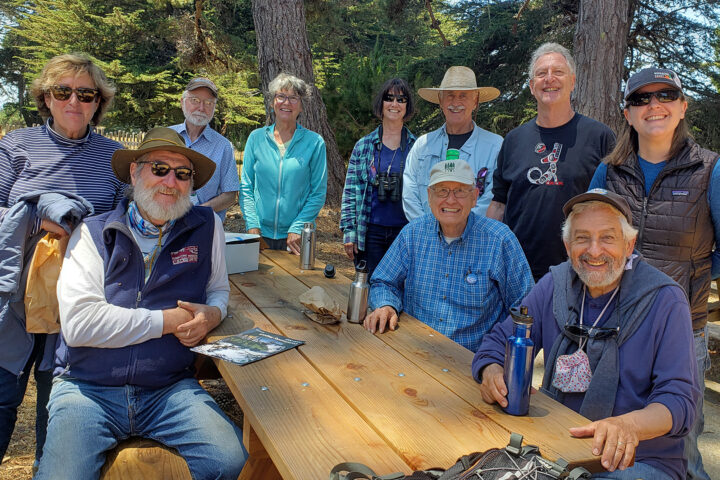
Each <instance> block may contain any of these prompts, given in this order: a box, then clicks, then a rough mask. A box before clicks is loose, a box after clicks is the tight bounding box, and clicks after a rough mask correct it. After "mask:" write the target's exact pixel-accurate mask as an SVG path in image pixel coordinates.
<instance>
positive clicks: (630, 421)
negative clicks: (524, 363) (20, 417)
mask: <svg viewBox="0 0 720 480" xmlns="http://www.w3.org/2000/svg"><path fill="white" fill-rule="evenodd" d="M563 212H564V213H565V216H566V220H565V224H564V225H563V231H562V236H563V241H564V243H565V249H566V250H567V253H568V256H569V260H568V261H566V262H564V263H561V264H560V265H556V266H554V267H551V268H550V273H548V274H546V275H545V276H544V277H542V279H541V280H540V281H539V282H538V284H537V285H536V286H535V288H533V289H532V291H531V292H530V294H529V295H528V296H527V297H526V298H525V300H524V301H523V304H524V305H526V306H527V307H528V313H529V314H530V315H531V316H533V317H534V319H535V321H534V324H533V326H532V332H531V337H532V339H533V341H534V343H535V346H536V352H537V350H538V349H540V348H542V349H543V351H544V352H545V376H544V378H543V384H542V390H543V391H544V392H545V393H547V394H548V395H550V396H551V397H553V398H555V399H556V400H558V401H560V402H562V403H563V404H565V405H567V406H568V407H570V408H571V409H573V410H575V411H576V412H579V413H581V414H582V415H584V416H586V417H588V418H589V419H591V420H593V422H592V423H589V424H587V425H585V426H583V427H578V428H571V429H570V434H571V435H573V436H576V437H593V454H595V455H598V456H601V461H602V465H603V467H604V468H605V469H606V470H607V471H606V472H603V473H599V474H596V475H595V476H594V477H593V478H612V479H625V478H633V479H634V478H645V479H647V478H653V479H654V480H658V479H663V480H668V479H674V480H681V479H684V478H685V470H686V468H687V461H686V460H685V459H684V458H683V442H684V438H683V437H684V436H685V435H686V434H687V432H688V430H689V429H690V427H691V426H692V424H693V420H694V416H695V403H696V401H697V398H698V395H699V388H698V380H697V374H696V372H695V369H691V368H686V366H687V365H691V364H692V360H693V358H694V357H693V355H694V352H693V338H692V331H691V327H690V325H691V323H690V309H689V307H688V302H687V298H686V296H685V293H684V292H683V290H682V288H681V287H680V286H679V285H677V284H676V283H675V282H674V281H672V280H671V279H670V277H668V276H666V275H665V274H663V273H661V272H660V271H659V270H657V269H656V268H654V267H652V266H650V265H649V264H647V263H645V261H644V260H642V258H641V257H639V256H637V255H636V254H633V247H634V246H635V238H636V236H637V230H635V229H634V228H633V227H632V226H631V225H630V222H631V221H632V220H631V218H632V217H631V214H630V207H629V206H628V204H627V202H626V201H625V200H624V199H623V198H622V197H620V196H618V195H616V194H614V193H611V192H608V191H606V190H602V189H595V190H591V191H590V192H588V193H583V194H581V195H577V196H575V197H573V198H572V199H570V200H569V201H568V202H567V203H566V204H565V206H564V207H563ZM511 334H512V320H511V319H510V318H508V319H506V320H505V321H504V322H501V323H498V324H497V325H495V328H494V329H493V330H492V331H491V332H490V333H489V334H488V335H486V336H485V338H484V339H483V343H482V345H481V346H480V348H479V350H478V351H477V353H476V354H475V358H474V359H473V364H472V372H473V376H474V377H475V379H476V380H477V381H478V382H481V386H480V391H481V393H482V397H483V400H485V401H486V402H487V403H495V402H497V403H499V404H500V405H501V406H506V405H507V399H506V395H507V386H506V385H505V382H504V379H503V363H504V352H505V342H506V340H507V338H508V337H509V336H510V335H511ZM567 364H574V365H577V366H584V367H585V368H579V369H576V370H575V371H574V372H575V373H573V371H567V370H564V369H563V368H562V367H563V365H567ZM582 371H585V372H586V373H589V375H586V376H583V375H581V374H578V373H577V372H582ZM531 403H532V400H531ZM521 433H522V432H521ZM633 459H635V463H634V465H632V466H631V464H632V462H633Z"/></svg>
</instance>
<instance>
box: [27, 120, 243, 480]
mask: <svg viewBox="0 0 720 480" xmlns="http://www.w3.org/2000/svg"><path fill="white" fill-rule="evenodd" d="M112 167H113V171H114V172H115V175H116V176H117V177H118V178H119V179H120V180H122V181H123V182H125V183H130V184H132V189H131V190H130V195H129V197H130V198H128V199H125V200H123V201H122V202H121V203H120V204H119V205H118V206H117V208H115V210H112V211H110V212H107V213H105V214H102V215H99V216H96V217H91V218H89V219H87V220H85V222H83V223H82V224H81V225H80V227H79V228H76V229H75V231H74V233H73V234H72V236H71V238H70V243H69V245H68V249H67V254H66V258H65V262H64V264H63V269H62V272H61V274H60V279H59V281H58V298H59V304H60V323H61V329H62V334H61V336H60V339H59V341H58V346H57V351H56V354H55V359H56V363H55V365H56V368H55V372H54V373H55V380H54V383H53V389H52V392H51V394H50V403H49V407H48V410H49V413H50V421H49V424H48V436H47V437H48V438H47V443H46V444H45V449H44V452H43V456H42V458H41V461H40V469H39V471H38V473H37V476H36V477H35V478H38V479H50V478H52V479H62V478H67V479H69V480H70V479H72V480H74V479H77V478H98V476H99V473H100V469H101V467H102V466H103V463H104V462H105V456H106V452H107V451H108V450H110V449H112V448H113V447H115V446H116V445H117V444H118V442H119V441H120V440H123V439H125V438H128V437H130V436H141V437H149V438H152V439H154V440H157V441H158V442H160V443H163V444H165V445H166V446H168V447H172V448H174V449H176V450H177V451H178V452H179V453H180V455H181V456H182V457H183V458H185V460H186V461H187V464H188V467H189V468H190V472H191V473H192V475H193V478H197V479H210V478H213V479H215V478H227V479H230V478H232V479H235V478H237V476H238V475H239V473H240V470H241V469H242V466H243V464H244V463H245V459H246V458H247V453H246V452H245V450H244V448H243V446H242V432H241V431H240V429H238V428H237V427H236V426H235V424H233V423H232V422H231V421H230V420H229V419H228V418H227V417H226V416H225V415H224V414H223V412H222V410H220V408H219V407H218V406H217V404H216V403H215V402H214V401H213V399H212V397H210V395H208V394H207V392H205V390H203V388H202V387H201V386H200V385H199V384H198V382H197V380H195V379H194V378H193V358H194V355H193V352H191V351H190V347H192V346H194V345H196V344H198V343H199V342H200V341H202V340H203V339H204V338H205V336H206V335H207V333H208V332H209V331H210V330H212V329H213V328H215V327H216V326H217V325H218V324H219V323H220V321H221V319H222V318H223V317H224V316H225V313H226V308H227V303H228V295H229V291H230V288H229V284H228V278H227V271H226V268H225V240H224V234H223V229H222V224H221V222H220V219H219V218H218V217H217V215H215V214H214V213H213V211H212V210H211V209H210V208H208V207H199V206H196V207H193V206H192V203H191V201H190V192H191V190H192V189H193V188H197V187H201V186H202V185H204V184H205V183H206V182H207V181H208V179H209V178H210V177H211V176H212V174H213V171H214V170H215V164H214V163H213V162H212V161H211V160H210V159H209V158H207V157H205V156H204V155H201V154H199V153H197V152H195V151H193V150H191V149H189V148H186V147H185V143H184V142H183V140H182V138H181V137H180V136H179V135H178V134H177V133H176V132H175V131H173V130H171V129H169V128H154V129H152V130H150V131H149V132H148V133H147V134H146V135H145V138H144V139H143V142H142V143H141V144H140V147H139V148H138V149H137V150H118V151H116V152H115V154H114V155H113V157H112Z"/></svg>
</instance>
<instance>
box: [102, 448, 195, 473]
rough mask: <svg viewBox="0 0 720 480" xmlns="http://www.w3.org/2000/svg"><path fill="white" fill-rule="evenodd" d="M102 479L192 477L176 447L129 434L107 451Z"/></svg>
mask: <svg viewBox="0 0 720 480" xmlns="http://www.w3.org/2000/svg"><path fill="white" fill-rule="evenodd" d="M100 478H101V480H127V479H135V478H137V479H143V480H185V479H187V480H191V479H192V477H191V476H190V470H189V469H188V466H187V463H185V459H183V458H182V457H181V456H180V455H179V454H178V453H177V451H175V450H174V449H171V448H167V447H165V446H164V445H161V444H160V443H158V442H155V441H153V440H150V439H147V438H130V439H128V440H125V441H123V442H120V444H119V445H118V446H117V447H115V448H114V449H113V450H112V451H111V452H110V453H108V456H107V460H106V461H105V465H104V466H103V468H102V471H101V472H100Z"/></svg>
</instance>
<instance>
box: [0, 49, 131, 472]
mask: <svg viewBox="0 0 720 480" xmlns="http://www.w3.org/2000/svg"><path fill="white" fill-rule="evenodd" d="M31 93H32V96H33V98H34V99H35V103H36V105H37V108H38V111H39V112H40V115H42V117H43V118H44V119H45V124H44V125H42V126H39V127H31V128H23V129H20V130H15V131H12V132H10V133H9V134H7V135H6V136H5V137H3V138H2V139H1V140H0V172H2V174H0V227H1V226H2V223H3V222H4V221H5V219H6V218H9V217H10V215H8V212H11V214H12V208H13V207H14V206H15V205H16V204H17V203H18V202H20V201H22V200H23V195H26V194H28V193H31V192H53V191H63V192H67V193H70V194H75V195H79V196H81V197H83V198H84V199H85V200H87V201H88V202H89V203H90V204H92V206H93V207H94V210H95V213H96V214H98V213H103V212H106V211H108V210H111V209H112V208H114V207H115V205H117V203H118V201H119V200H120V199H121V198H122V195H123V191H124V187H123V184H122V183H121V182H120V181H119V180H118V179H117V178H116V177H115V175H114V174H113V171H112V168H111V165H110V158H111V157H112V154H113V152H114V151H115V150H117V149H119V148H122V146H121V145H120V144H119V143H117V142H114V141H112V140H110V139H108V138H105V137H103V136H102V135H100V134H98V133H96V132H94V131H93V126H94V125H98V124H99V123H100V120H101V119H102V117H103V115H104V113H105V112H106V111H107V109H108V107H109V106H110V104H111V102H112V99H113V96H114V95H115V89H114V88H113V86H112V85H111V84H110V82H109V81H108V80H107V78H106V77H105V74H104V73H103V71H102V70H101V69H100V68H99V67H98V66H97V65H95V64H94V63H93V62H92V61H91V60H90V59H89V58H87V57H86V56H84V55H80V54H67V55H58V56H56V57H54V58H52V59H50V60H49V61H48V63H47V64H46V65H45V67H44V68H43V70H42V72H41V73H40V76H39V77H38V78H37V79H36V80H35V81H34V82H33V84H32V88H31ZM32 215H33V217H32V218H31V219H30V220H31V223H30V225H31V228H29V231H28V232H27V234H26V235H25V236H24V241H23V245H19V246H18V248H24V250H22V251H24V252H26V255H25V258H24V260H25V261H26V262H27V261H29V258H30V256H31V255H30V254H31V253H32V251H33V250H34V246H35V242H37V240H38V239H39V238H40V237H42V236H43V235H44V234H45V233H46V232H51V233H54V234H56V235H59V236H66V235H68V232H67V231H65V229H64V228H62V227H61V226H60V225H58V224H57V223H54V222H52V221H50V220H49V219H47V218H42V217H41V216H39V215H36V214H32ZM2 233H3V234H4V233H5V232H4V231H2ZM6 255H7V251H6V252H3V253H0V272H1V273H2V276H3V278H7V277H6V276H5V274H6V273H7V271H8V270H7V268H10V269H12V266H10V267H8V266H7V263H4V261H5V260H7V257H6ZM15 268H16V269H17V268H20V271H22V266H20V267H15ZM13 271H14V272H15V273H17V271H15V270H13ZM18 283H19V284H18V285H14V286H12V285H11V286H8V285H4V286H5V287H6V289H4V290H3V291H4V292H7V288H10V289H13V288H14V289H15V290H13V291H17V292H18V294H16V295H14V296H13V300H11V301H10V303H9V304H5V305H4V306H6V307H8V308H3V309H2V310H1V311H0V461H1V460H2V457H3V456H4V454H5V451H6V450H7V447H8V444H9V442H10V437H11V435H12V432H13V429H14V427H15V420H16V418H17V408H18V406H19V405H20V403H21V402H22V400H23V396H24V394H25V389H26V386H27V382H28V377H29V375H30V370H31V369H32V368H33V365H34V366H35V367H34V368H35V372H34V375H35V380H36V382H37V395H38V396H37V419H36V427H35V428H36V431H35V433H36V450H35V459H36V462H37V460H39V459H40V456H41V455H42V449H43V445H44V442H45V430H46V426H47V409H46V405H47V400H48V396H49V394H50V385H51V380H52V372H51V370H50V368H51V365H52V362H53V350H54V348H53V347H54V346H55V339H56V337H57V335H47V334H32V333H28V332H27V331H26V329H25V318H24V309H23V307H22V301H23V299H22V297H23V295H22V294H23V292H24V283H22V282H18ZM18 297H19V302H20V303H19V305H15V304H14V303H13V302H14V299H15V298H18ZM16 307H17V308H16ZM18 312H19V313H18Z"/></svg>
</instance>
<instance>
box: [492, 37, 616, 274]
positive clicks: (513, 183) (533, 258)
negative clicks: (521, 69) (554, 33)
mask: <svg viewBox="0 0 720 480" xmlns="http://www.w3.org/2000/svg"><path fill="white" fill-rule="evenodd" d="M528 77H529V86H530V92H532V94H533V96H534V97H535V99H536V100H537V116H536V117H535V118H533V119H532V120H530V121H529V122H527V123H524V124H523V125H520V126H519V127H517V128H515V129H514V130H512V131H510V133H508V134H507V136H506V137H505V140H504V142H503V144H502V148H501V149H500V154H499V155H498V159H497V168H496V169H495V172H494V174H493V187H492V193H493V200H492V202H490V206H489V207H488V209H487V213H486V214H487V216H488V217H490V218H494V219H496V220H501V221H503V222H505V223H506V224H507V225H508V226H509V227H510V229H511V230H512V231H513V232H514V233H515V235H516V236H517V238H518V240H519V241H520V245H521V246H522V248H523V250H524V251H525V255H526V256H527V259H528V263H530V268H531V269H532V273H533V277H534V278H535V280H536V281H537V280H539V279H540V277H542V276H543V275H544V274H545V273H547V271H548V269H549V268H550V266H551V265H556V264H558V263H561V262H563V261H564V260H565V249H564V248H563V243H562V241H561V240H560V235H559V232H560V225H561V223H562V221H563V216H562V210H561V207H562V205H563V204H564V203H565V202H567V201H568V200H569V199H570V198H572V197H573V196H574V195H577V194H578V193H581V192H584V191H585V190H587V188H588V185H590V180H591V179H592V176H593V173H594V172H595V168H596V167H597V165H598V164H599V163H600V161H601V160H602V158H603V157H605V155H607V154H608V153H610V151H611V150H612V148H613V145H614V143H615V135H614V134H613V132H612V130H610V129H609V128H608V127H607V126H605V125H603V124H602V123H600V122H597V121H595V120H592V119H590V118H588V117H585V116H583V115H581V114H579V113H577V112H575V111H574V110H573V108H572V106H571V104H570V94H571V93H572V91H573V89H574V88H575V61H574V60H573V58H572V56H571V55H570V52H568V50H567V49H566V48H565V47H563V46H562V45H558V44H557V43H544V44H543V45H541V46H540V47H539V48H538V49H537V50H535V52H534V53H533V55H532V58H531V60H530V66H529V69H528Z"/></svg>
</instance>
